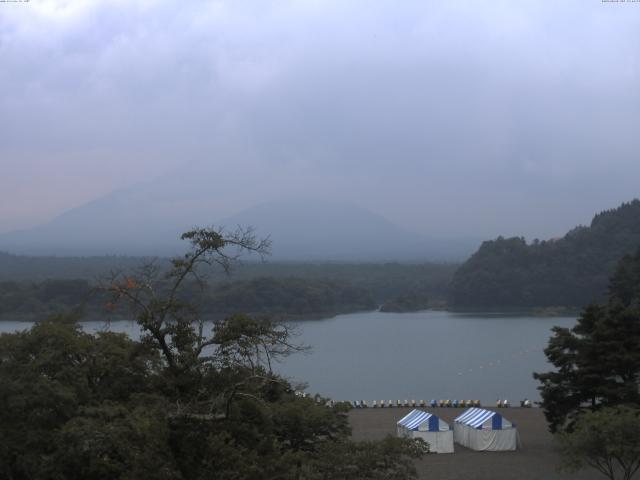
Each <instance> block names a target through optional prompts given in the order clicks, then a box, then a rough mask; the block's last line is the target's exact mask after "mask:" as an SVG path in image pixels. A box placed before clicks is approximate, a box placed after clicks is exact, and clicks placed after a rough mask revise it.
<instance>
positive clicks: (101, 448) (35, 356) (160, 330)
mask: <svg viewBox="0 0 640 480" xmlns="http://www.w3.org/2000/svg"><path fill="white" fill-rule="evenodd" d="M183 238H184V239H186V240H188V241H189V242H190V244H191V249H190V251H189V252H187V254H185V255H184V256H183V257H179V258H176V259H174V260H173V261H172V267H171V269H170V270H169V271H168V272H162V271H160V269H159V268H157V266H156V265H155V264H154V263H147V264H145V265H143V266H141V267H140V268H139V269H138V270H136V271H134V272H132V273H114V274H112V275H111V276H110V277H109V279H108V281H106V282H105V283H104V285H103V286H102V289H103V290H104V291H106V292H107V293H108V294H109V295H110V296H111V299H110V302H109V306H110V307H111V308H114V307H116V306H117V304H118V303H123V302H124V303H128V304H129V305H130V306H131V308H132V309H133V312H134V314H135V318H136V321H137V322H138V324H139V325H140V328H141V330H142V332H143V335H142V337H141V340H140V341H139V342H138V341H133V340H131V339H129V338H127V337H125V336H124V335H115V334H111V333H101V334H99V335H95V336H94V335H90V334H87V333H84V332H83V331H82V330H81V328H80V327H79V326H78V325H77V324H76V323H75V319H73V318H72V319H65V318H57V319H54V320H52V321H48V322H44V323H42V324H38V325H36V326H35V327H33V328H32V329H31V330H30V331H27V332H22V333H17V334H3V335H1V336H0V425H2V429H0V476H2V477H3V478H8V479H12V480H22V479H25V480H26V479H50V478H65V479H70V480H75V479H78V480H79V479H83V480H84V479H88V480H93V479H100V480H102V479H105V480H106V479H114V478H115V479H136V478H152V479H159V480H160V479H162V480H183V479H189V480H192V479H195V480H200V479H202V480H204V479H247V480H252V479H255V480H262V479H299V480H302V479H309V480H312V479H316V478H338V479H339V478H345V479H346V478H365V477H366V478H387V479H396V478H415V469H414V468H413V463H412V459H413V458H417V457H419V456H420V455H422V454H423V453H424V452H425V451H426V449H425V445H424V444H422V443H416V442H413V441H407V440H404V439H394V438H388V439H387V440H385V441H384V443H375V442H374V443H355V442H352V441H350V439H349V433H350V429H349V425H348V418H347V415H346V409H345V407H344V406H343V405H340V404H338V405H336V406H333V407H329V406H327V402H326V399H323V398H321V397H316V398H313V399H311V398H301V397H300V396H298V395H296V394H295V392H294V390H293V388H292V386H291V385H290V384H289V382H288V381H287V380H286V379H283V378H281V377H280V376H278V375H277V374H276V373H275V372H274V371H273V369H272V362H273V361H274V360H277V359H278V358H279V357H282V356H286V355H289V354H291V353H294V352H297V351H300V350H301V349H303V347H301V346H299V345H297V344H295V343H294V342H293V340H292V335H291V331H290V329H289V327H288V326H287V325H286V324H279V323H275V322H272V321H271V320H269V319H266V318H254V317H251V316H248V315H234V316H231V317H228V318H226V319H224V320H222V321H217V322H214V323H213V324H211V323H208V322H205V319H204V318H203V317H202V316H201V315H200V312H199V311H198V309H197V308H196V306H195V305H194V304H193V303H190V302H188V301H186V299H185V295H184V291H183V289H184V287H185V285H188V284H189V282H195V283H196V284H198V285H204V282H205V279H204V278H203V277H202V275H201V273H200V272H199V270H198V267H199V266H200V265H202V264H209V265H211V264H215V265H218V266H220V267H221V268H223V269H224V270H228V269H229V268H230V266H231V264H232V263H233V261H234V260H235V259H236V258H237V256H238V255H239V254H240V253H242V252H247V251H250V252H257V253H260V254H264V253H266V252H267V251H268V242H266V241H258V240H256V239H255V237H253V235H252V233H251V231H247V230H239V231H237V232H235V233H233V234H231V235H225V234H224V233H222V232H219V231H215V230H212V229H196V230H193V231H191V232H187V233H186V234H184V235H183ZM230 249H232V250H230ZM374 452H377V453H376V454H375V455H374ZM354 468H355V469H356V470H362V471H365V472H369V473H370V475H369V473H367V475H365V477H358V476H354ZM332 469H334V470H332ZM331 471H334V472H336V475H333V476H327V475H328V473H327V472H331Z"/></svg>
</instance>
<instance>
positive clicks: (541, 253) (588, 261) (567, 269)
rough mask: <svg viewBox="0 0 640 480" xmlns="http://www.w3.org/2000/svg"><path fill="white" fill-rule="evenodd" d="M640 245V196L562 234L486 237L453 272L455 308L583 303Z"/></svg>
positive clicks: (594, 297)
mask: <svg viewBox="0 0 640 480" xmlns="http://www.w3.org/2000/svg"><path fill="white" fill-rule="evenodd" d="M639 247H640V200H637V199H636V200H633V201H631V202H629V203H623V204H622V205H621V206H620V207H618V208H616V209H612V210H607V211H604V212H601V213H599V214H597V215H596V216H595V217H594V218H593V220H592V221H591V224H590V225H589V226H588V227H586V226H579V227H576V228H574V229H573V230H571V231H570V232H568V233H567V234H566V235H565V236H564V237H563V238H560V239H553V240H547V241H541V242H540V241H534V242H533V243H531V244H528V243H527V242H526V241H525V239H524V238H521V237H514V238H502V237H498V238H497V239H496V240H493V241H488V242H484V243H483V244H482V245H481V246H480V248H479V249H478V251H477V252H476V253H474V254H473V255H472V256H471V258H470V259H469V260H467V261H466V262H465V263H464V264H463V265H462V266H461V267H460V268H459V269H458V270H457V272H456V273H455V275H454V278H453V280H452V282H451V285H450V294H449V297H450V298H449V303H450V304H451V305H452V306H453V307H456V308H496V307H511V308H520V307H552V306H567V307H582V306H584V305H586V304H588V303H590V302H601V301H603V300H604V298H605V296H606V291H607V286H608V278H609V276H610V275H611V274H612V273H613V271H614V269H615V266H616V264H617V262H618V261H619V260H620V258H622V257H623V256H624V255H626V254H631V253H634V252H635V251H636V250H637V249H638V248H639Z"/></svg>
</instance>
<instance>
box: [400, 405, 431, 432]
mask: <svg viewBox="0 0 640 480" xmlns="http://www.w3.org/2000/svg"><path fill="white" fill-rule="evenodd" d="M432 416H434V415H433V414H431V413H429V412H424V411H422V410H411V412H409V414H408V415H406V416H404V417H402V418H401V419H400V420H398V425H402V426H403V427H406V428H408V429H409V430H415V429H417V428H418V427H419V426H420V425H422V424H423V423H424V422H426V421H428V420H429V418H431V417H432Z"/></svg>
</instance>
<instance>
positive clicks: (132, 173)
mask: <svg viewBox="0 0 640 480" xmlns="http://www.w3.org/2000/svg"><path fill="white" fill-rule="evenodd" d="M0 122H1V128H0V167H1V170H0V232H4V231H9V230H12V229H17V228H25V227H29V226H32V225H36V224H39V223H42V222H45V221H47V220H49V219H51V218H53V217H54V216H56V215H58V214H60V213H61V212H63V211H65V210H68V209H70V208H73V207H75V206H78V205H81V204H83V203H85V202H87V201H89V200H92V199H95V198H97V197H100V196H102V195H105V194H108V193H109V192H111V191H113V190H115V189H119V188H122V187H127V186H133V185H136V184H137V183H139V182H149V181H153V182H155V184H157V185H159V186H162V185H168V184H169V183H171V182H172V181H174V182H181V188H180V189H179V191H180V192H183V193H182V194H184V195H188V194H187V193H184V192H188V191H189V189H190V183H189V182H190V181H191V179H192V180H193V182H194V183H193V185H194V186H193V189H194V190H195V189H200V190H202V189H207V192H209V193H208V194H209V195H210V196H211V198H210V200H211V201H212V202H213V203H216V204H217V205H218V206H219V209H220V212H221V213H224V214H231V213H233V212H234V211H237V210H240V209H242V208H245V207H249V206H251V205H253V204H256V203H260V202H262V201H266V200H269V199H272V198H279V197H286V196H294V197H295V196H299V195H303V194H304V195H309V194H311V195H314V196H327V197H330V198H334V199H335V198H339V199H344V200H347V201H350V202H354V203H357V204H359V205H362V206H365V207H367V208H369V209H371V210H373V211H375V212H378V213H381V214H383V215H385V216H386V217H388V218H389V219H391V220H393V221H395V222H397V223H399V224H401V225H403V226H407V227H410V228H413V229H414V230H417V231H420V232H427V233H432V234H442V235H474V236H487V237H489V236H491V237H492V236H496V235H498V234H505V235H512V234H523V235H526V236H527V237H530V238H532V237H541V238H545V237H553V236H557V235H560V234H563V233H564V232H565V231H566V230H567V229H568V228H570V227H571V226H573V225H575V224H576V223H584V222H587V221H589V220H590V218H591V216H592V215H593V213H595V212H596V211H598V210H602V209H605V208H611V207H614V206H617V205H618V204H619V203H620V202H622V201H624V200H630V199H632V198H634V197H637V196H640V3H632V2H617V3H613V2H601V0H576V1H561V0H548V1H542V0H538V1H533V2H527V1H524V0H520V1H517V2H514V1H499V0H492V1H480V0H479V1H477V2H466V1H451V0H446V1H445V0H440V1H434V2H429V1H425V0H420V1H415V2H411V1H401V2H400V1H397V0H394V1H374V0H366V1H364V0H363V1H347V0H336V1H320V0H317V1H311V0H309V1H284V0H283V1H274V2H268V1H255V2H249V1H220V2H204V1H202V2H201V1H189V2H186V1H172V2H169V1H152V0H146V1H135V0H127V1H106V0H105V1H101V0H87V1H81V0H72V1H63V0H59V1H46V0H31V1H30V2H28V3H0ZM206 185H209V188H207V187H206ZM177 200H180V199H179V198H178V199H177ZM222 204H223V206H220V205H222Z"/></svg>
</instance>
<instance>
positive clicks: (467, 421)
mask: <svg viewBox="0 0 640 480" xmlns="http://www.w3.org/2000/svg"><path fill="white" fill-rule="evenodd" d="M494 415H499V414H498V413H497V412H492V411H491V410H485V409H484V408H470V409H469V410H467V411H465V412H464V413H463V414H462V415H460V416H459V417H456V419H455V420H454V421H455V422H457V423H462V424H464V425H468V426H470V427H472V428H478V427H479V426H480V425H482V424H483V423H484V422H486V421H487V420H489V419H490V418H492V417H493V416H494Z"/></svg>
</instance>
